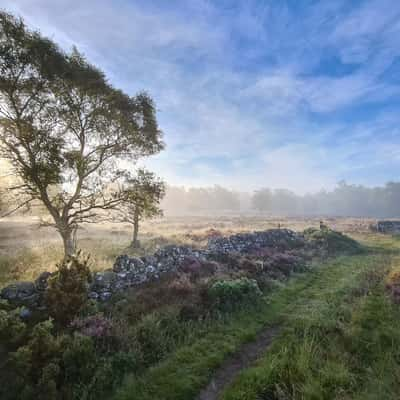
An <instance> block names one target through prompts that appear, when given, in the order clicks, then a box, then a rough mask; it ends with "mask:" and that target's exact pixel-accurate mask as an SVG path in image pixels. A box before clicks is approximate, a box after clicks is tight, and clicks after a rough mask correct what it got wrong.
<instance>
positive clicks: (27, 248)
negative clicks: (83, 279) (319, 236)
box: [0, 216, 373, 286]
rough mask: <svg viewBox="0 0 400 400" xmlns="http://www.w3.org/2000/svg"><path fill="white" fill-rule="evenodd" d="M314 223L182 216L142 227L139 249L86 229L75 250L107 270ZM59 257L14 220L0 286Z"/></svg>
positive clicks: (36, 232)
mask: <svg viewBox="0 0 400 400" xmlns="http://www.w3.org/2000/svg"><path fill="white" fill-rule="evenodd" d="M324 222H325V223H326V224H328V225H329V227H330V228H332V229H335V230H338V231H342V232H345V233H348V234H350V235H353V236H355V237H360V234H362V235H365V234H368V232H369V225H370V224H371V223H372V222H373V220H372V219H361V218H329V219H325V220H324ZM319 223H320V219H318V218H284V217H282V218H279V217H263V216H208V217H206V216H193V217H189V216H182V217H172V216H171V217H165V218H160V219H157V220H151V221H144V222H143V224H142V226H141V232H140V236H139V239H140V242H141V248H140V249H137V250H132V249H131V248H130V247H129V243H130V241H131V236H132V232H131V227H130V226H129V225H128V224H117V223H105V224H86V225H83V226H82V227H81V228H80V229H79V231H78V248H80V249H81V250H82V251H83V253H84V254H87V255H90V259H91V267H92V268H93V270H95V271H96V270H104V269H106V268H111V267H112V265H113V263H114V261H115V258H116V257H117V256H118V255H120V254H128V255H141V256H142V255H147V254H152V253H153V252H154V251H155V250H156V249H157V248H159V247H161V246H165V245H167V244H187V245H191V246H193V247H200V248H201V247H203V246H204V245H205V244H206V243H207V240H208V237H210V236H211V235H214V234H215V233H217V234H221V235H223V236H228V235H232V234H235V233H239V232H252V231H261V230H266V229H271V228H277V227H280V228H289V229H293V230H295V231H301V230H304V229H305V228H309V227H319ZM62 257H63V248H62V242H61V240H60V238H59V235H58V234H57V232H55V230H54V229H53V228H48V227H40V219H39V218H38V217H31V216H18V217H12V218H4V219H2V220H0V285H1V286H4V285H5V284H7V283H9V282H11V281H15V280H21V279H22V280H24V279H26V280H32V279H34V278H35V277H36V276H37V275H38V274H39V273H40V272H43V271H54V270H55V269H56V264H57V262H59V261H60V260H61V259H62Z"/></svg>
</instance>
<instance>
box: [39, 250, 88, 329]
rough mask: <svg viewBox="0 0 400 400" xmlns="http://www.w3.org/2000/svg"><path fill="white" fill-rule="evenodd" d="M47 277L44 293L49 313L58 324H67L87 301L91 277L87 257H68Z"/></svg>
mask: <svg viewBox="0 0 400 400" xmlns="http://www.w3.org/2000/svg"><path fill="white" fill-rule="evenodd" d="M57 267H58V271H57V273H56V274H55V275H54V276H52V277H50V278H49V282H48V285H49V286H48V288H47V291H46V294H45V300H46V305H47V308H48V310H49V314H50V316H51V317H53V318H54V320H55V321H56V322H57V323H58V324H60V325H63V326H65V325H67V324H68V323H69V322H70V321H71V320H72V319H73V318H74V317H75V316H76V315H77V314H78V312H79V311H80V310H82V308H83V306H84V305H85V304H86V302H87V295H88V283H89V282H90V279H91V274H90V269H89V266H88V258H86V259H80V256H79V254H78V256H76V257H69V258H68V259H67V260H65V261H63V262H62V263H61V264H59V265H58V266H57Z"/></svg>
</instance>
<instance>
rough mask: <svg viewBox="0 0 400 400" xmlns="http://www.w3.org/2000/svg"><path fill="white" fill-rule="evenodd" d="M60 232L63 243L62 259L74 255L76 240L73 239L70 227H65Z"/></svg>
mask: <svg viewBox="0 0 400 400" xmlns="http://www.w3.org/2000/svg"><path fill="white" fill-rule="evenodd" d="M60 234H61V237H62V240H63V244H64V260H65V259H67V258H68V257H69V256H73V255H75V251H76V241H75V239H74V231H73V230H72V229H66V230H63V231H61V230H60Z"/></svg>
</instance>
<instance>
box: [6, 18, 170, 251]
mask: <svg viewBox="0 0 400 400" xmlns="http://www.w3.org/2000/svg"><path fill="white" fill-rule="evenodd" d="M162 148H163V143H162V141H161V132H160V130H159V129H158V126H157V121H156V115H155V106H154V103H153V101H152V99H151V98H150V97H149V96H148V95H147V94H145V93H140V94H138V95H137V96H135V97H129V96H128V95H126V94H124V93H123V92H121V91H119V90H116V89H115V88H114V87H112V86H111V85H110V84H109V83H108V81H107V80H106V78H105V76H104V74H103V73H102V72H101V71H99V70H98V69H97V68H95V67H93V66H92V65H90V64H89V63H88V62H87V61H86V60H85V58H84V57H83V56H82V55H81V54H79V53H78V51H77V50H73V51H72V52H71V53H70V54H66V53H64V52H62V51H61V50H60V49H59V48H58V47H57V46H56V45H55V44H54V43H53V42H52V41H50V40H48V39H46V38H44V37H42V36H41V35H40V34H39V33H37V32H31V31H29V30H28V29H27V28H26V26H25V25H24V23H23V21H22V20H19V19H15V18H14V17H13V16H11V15H9V14H7V13H5V12H0V150H1V155H2V156H3V157H5V158H7V159H8V160H9V161H10V162H11V165H12V167H13V170H14V173H15V175H16V176H18V177H19V178H20V180H21V182H22V183H21V184H19V185H17V186H15V187H14V188H13V189H14V191H17V192H18V193H21V195H23V196H24V197H22V196H21V198H22V199H23V201H22V202H21V204H20V205H19V206H22V205H23V204H28V203H30V202H32V201H35V200H39V201H40V202H42V203H43V204H44V206H45V207H46V209H47V210H48V212H49V214H50V216H51V217H52V222H51V225H52V226H55V228H56V229H57V230H58V232H59V233H60V235H61V237H62V240H63V243H64V250H65V256H69V255H72V254H74V253H75V247H76V246H75V243H74V233H75V232H76V229H77V227H78V225H79V224H80V223H82V222H95V221H98V220H99V219H101V218H102V217H103V216H104V215H105V214H106V212H107V210H111V209H113V208H115V207H116V206H117V205H118V204H119V202H120V201H121V193H122V192H121V191H120V190H119V189H116V190H114V191H111V192H110V191H109V190H107V188H109V187H110V184H111V183H113V184H114V187H118V185H115V182H118V180H120V179H121V178H122V176H123V171H122V170H121V168H120V166H121V165H122V163H120V161H121V160H125V161H129V162H131V163H135V162H136V161H137V160H138V158H140V157H143V156H147V155H151V154H155V153H157V152H159V151H160V150H161V149H162ZM125 165H128V166H129V164H125ZM55 188H56V190H54V189H55ZM104 210H106V211H104Z"/></svg>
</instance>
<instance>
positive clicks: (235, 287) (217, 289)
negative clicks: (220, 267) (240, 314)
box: [208, 278, 262, 312]
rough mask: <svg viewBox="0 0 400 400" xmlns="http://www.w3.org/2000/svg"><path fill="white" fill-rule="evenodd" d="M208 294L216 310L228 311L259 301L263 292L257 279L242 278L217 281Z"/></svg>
mask: <svg viewBox="0 0 400 400" xmlns="http://www.w3.org/2000/svg"><path fill="white" fill-rule="evenodd" d="M208 296H209V298H210V300H211V305H212V307H213V309H214V310H217V311H220V312H227V311H233V310H234V309H236V308H238V307H240V306H243V305H248V304H251V303H254V302H255V301H258V300H259V299H260V298H261V296H262V292H261V290H260V288H259V287H258V284H257V282H256V281H255V280H253V279H248V278H240V279H234V280H231V281H225V280H224V281H217V282H215V283H214V284H212V285H211V287H210V288H209V290H208Z"/></svg>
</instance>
